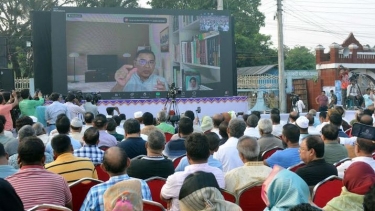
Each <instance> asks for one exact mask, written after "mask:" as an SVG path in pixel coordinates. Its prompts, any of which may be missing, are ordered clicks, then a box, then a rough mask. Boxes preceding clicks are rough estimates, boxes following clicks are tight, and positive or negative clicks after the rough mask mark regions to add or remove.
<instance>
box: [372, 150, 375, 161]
mask: <svg viewBox="0 0 375 211" xmlns="http://www.w3.org/2000/svg"><path fill="white" fill-rule="evenodd" d="M372 159H374V160H375V152H373V153H372Z"/></svg>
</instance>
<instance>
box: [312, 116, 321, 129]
mask: <svg viewBox="0 0 375 211" xmlns="http://www.w3.org/2000/svg"><path fill="white" fill-rule="evenodd" d="M318 125H320V120H319V118H318V117H316V116H314V125H313V126H314V127H316V126H318Z"/></svg>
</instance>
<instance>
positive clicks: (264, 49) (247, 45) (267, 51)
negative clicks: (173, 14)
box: [147, 0, 277, 67]
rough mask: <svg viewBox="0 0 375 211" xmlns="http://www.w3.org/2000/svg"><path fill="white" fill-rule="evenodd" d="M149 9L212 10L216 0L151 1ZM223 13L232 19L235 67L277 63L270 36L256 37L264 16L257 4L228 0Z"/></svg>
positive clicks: (241, 0) (257, 2)
mask: <svg viewBox="0 0 375 211" xmlns="http://www.w3.org/2000/svg"><path fill="white" fill-rule="evenodd" d="M147 3H148V4H149V5H151V6H152V8H164V9H196V10H210V9H213V10H215V9H216V7H217V1H216V0H151V1H149V2H147ZM223 6H224V9H226V10H230V11H231V13H232V14H233V16H234V18H235V44H236V52H237V53H236V54H237V59H236V62H237V67H244V66H255V65H265V64H274V63H277V51H276V50H275V49H271V48H270V46H271V45H272V43H271V41H270V36H266V35H263V34H260V33H259V29H260V27H262V26H264V18H265V17H264V15H263V14H262V13H261V12H260V11H259V10H258V7H259V6H260V0H252V1H248V0H227V1H225V3H224V5H223Z"/></svg>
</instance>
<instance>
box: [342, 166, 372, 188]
mask: <svg viewBox="0 0 375 211" xmlns="http://www.w3.org/2000/svg"><path fill="white" fill-rule="evenodd" d="M343 183H344V186H345V187H346V189H347V190H348V191H349V192H351V193H356V194H360V195H365V194H366V193H367V192H368V191H369V190H370V188H371V186H372V185H374V184H375V172H374V169H373V168H371V166H370V165H369V164H367V163H364V162H354V163H352V164H351V165H350V166H349V168H347V169H346V171H345V175H344V179H343Z"/></svg>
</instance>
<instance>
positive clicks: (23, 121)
mask: <svg viewBox="0 0 375 211" xmlns="http://www.w3.org/2000/svg"><path fill="white" fill-rule="evenodd" d="M33 124H34V122H33V119H31V118H30V117H29V116H23V117H20V118H18V119H17V120H16V131H17V132H18V131H19V130H20V129H21V128H22V127H23V126H25V125H30V126H32V125H33Z"/></svg>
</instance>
